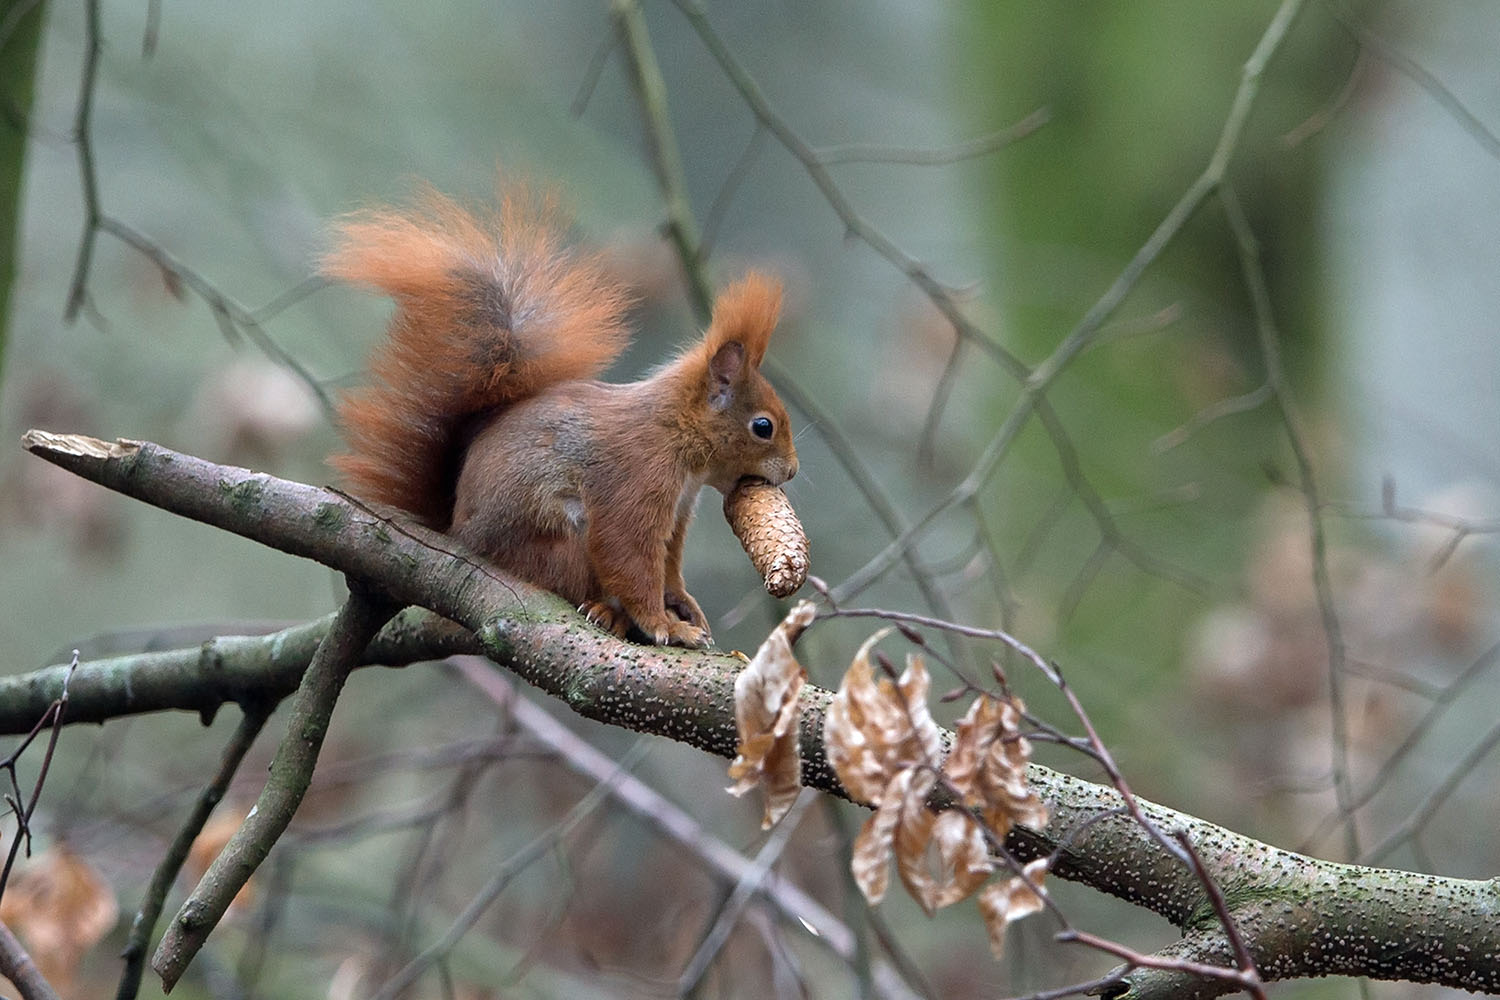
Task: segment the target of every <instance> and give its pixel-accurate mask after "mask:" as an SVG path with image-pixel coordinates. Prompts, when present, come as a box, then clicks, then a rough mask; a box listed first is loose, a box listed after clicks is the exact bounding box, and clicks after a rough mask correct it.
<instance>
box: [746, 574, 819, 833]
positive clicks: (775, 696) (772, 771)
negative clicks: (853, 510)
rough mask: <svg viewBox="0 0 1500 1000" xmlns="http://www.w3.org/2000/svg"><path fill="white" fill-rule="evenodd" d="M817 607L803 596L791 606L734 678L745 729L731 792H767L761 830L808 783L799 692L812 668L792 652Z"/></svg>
mask: <svg viewBox="0 0 1500 1000" xmlns="http://www.w3.org/2000/svg"><path fill="white" fill-rule="evenodd" d="M815 613H816V609H815V608H814V607H813V604H812V602H810V601H802V602H800V603H799V604H798V605H797V606H796V607H795V608H793V609H792V610H791V613H790V614H788V615H787V616H786V618H785V620H783V621H782V622H781V624H779V625H777V626H776V628H775V629H773V630H772V631H771V634H770V635H769V636H767V637H766V641H765V642H763V643H761V644H760V649H758V650H756V651H755V657H754V658H753V659H752V660H751V661H750V662H749V663H747V664H745V667H744V669H743V670H741V671H740V673H739V676H738V677H736V678H735V681H734V724H735V729H736V730H737V731H738V733H739V745H738V747H737V748H736V750H737V754H738V755H737V756H736V757H735V758H734V761H733V763H731V764H730V765H729V777H731V778H733V779H734V780H735V782H736V784H735V785H734V786H733V787H731V788H730V789H729V792H730V794H731V795H744V794H745V793H746V792H748V791H750V790H751V789H752V788H761V789H763V790H764V792H765V798H766V808H765V813H764V815H763V817H762V819H761V829H768V828H770V827H771V826H772V825H773V824H774V823H776V821H777V820H779V819H781V817H782V816H785V815H786V812H787V810H788V809H790V808H791V807H792V803H793V802H795V801H796V800H797V793H798V792H799V791H800V790H801V787H802V750H801V746H800V743H799V740H798V736H799V733H798V729H799V728H800V727H799V723H800V721H801V716H802V712H801V703H800V702H799V701H798V696H799V695H800V694H801V693H802V685H803V684H804V683H805V682H806V681H807V671H806V670H803V669H802V665H801V664H800V663H798V662H797V658H796V657H795V656H793V655H792V643H793V642H795V641H796V639H797V636H799V635H801V634H802V632H803V630H804V629H806V628H807V626H809V625H811V624H812V620H813V616H814V614H815Z"/></svg>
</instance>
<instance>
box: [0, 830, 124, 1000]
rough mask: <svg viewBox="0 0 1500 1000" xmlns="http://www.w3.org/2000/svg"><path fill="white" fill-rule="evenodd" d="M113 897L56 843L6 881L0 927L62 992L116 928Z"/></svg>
mask: <svg viewBox="0 0 1500 1000" xmlns="http://www.w3.org/2000/svg"><path fill="white" fill-rule="evenodd" d="M118 916H119V907H118V905H117V904H116V903H115V894H114V891H113V890H112V889H110V887H109V886H108V885H107V884H105V882H104V880H103V879H102V878H100V877H99V874H98V873H97V872H95V871H94V869H93V867H92V866H91V865H90V864H89V863H88V861H86V860H85V859H84V858H83V857H82V856H81V855H79V854H75V853H74V852H73V851H72V850H70V849H69V848H68V846H67V845H66V844H63V843H57V844H54V845H53V846H52V847H50V848H48V849H47V850H46V851H44V852H43V853H41V854H39V855H37V856H36V857H35V858H33V859H32V861H31V863H30V864H28V865H26V866H25V867H24V868H19V869H17V870H16V871H15V872H14V873H12V875H11V880H10V884H9V885H8V886H7V887H6V890H5V897H4V898H3V899H0V922H4V923H5V924H6V925H7V926H9V927H10V928H11V929H12V930H14V931H15V932H16V934H17V935H18V936H20V938H21V940H22V941H24V942H25V944H26V948H27V950H28V951H29V952H30V953H31V957H32V958H33V959H34V960H35V961H36V964H37V968H38V969H40V970H41V973H42V975H43V976H44V977H45V978H46V979H47V980H48V981H49V982H50V983H52V985H54V986H56V987H57V988H58V989H59V990H64V991H65V990H67V989H68V988H69V987H70V986H71V985H72V983H73V980H74V977H75V976H76V975H77V973H78V966H79V964H80V963H81V962H82V961H83V956H84V954H85V953H87V952H88V950H89V949H90V948H92V947H93V946H94V945H95V944H96V943H97V942H98V941H99V939H100V938H102V937H104V935H105V934H108V933H109V932H110V930H111V929H112V928H113V927H114V926H115V920H116V918H117V917H118Z"/></svg>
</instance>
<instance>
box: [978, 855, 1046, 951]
mask: <svg viewBox="0 0 1500 1000" xmlns="http://www.w3.org/2000/svg"><path fill="white" fill-rule="evenodd" d="M1021 870H1022V871H1023V872H1024V873H1025V878H1021V877H1012V878H1008V879H1006V880H1004V881H1003V882H996V883H995V884H994V885H992V886H990V887H989V888H987V889H985V890H984V891H983V892H981V893H980V894H979V913H980V915H981V916H982V917H983V918H984V928H985V930H986V931H988V932H989V938H990V952H991V953H992V954H994V956H995V957H996V958H1000V957H1001V956H1002V953H1003V950H1004V946H1005V928H1006V926H1007V925H1008V924H1010V923H1011V922H1012V921H1015V920H1020V919H1021V918H1022V917H1025V916H1029V915H1030V914H1033V913H1035V912H1037V911H1038V910H1040V909H1041V908H1042V906H1043V905H1044V902H1043V899H1042V893H1041V892H1039V891H1038V890H1039V889H1042V879H1043V877H1044V876H1045V875H1046V874H1047V859H1046V858H1037V859H1036V860H1035V861H1028V862H1027V863H1026V866H1025V867H1024V868H1022V869H1021ZM1033 886H1035V888H1033ZM1043 891H1045V890H1043Z"/></svg>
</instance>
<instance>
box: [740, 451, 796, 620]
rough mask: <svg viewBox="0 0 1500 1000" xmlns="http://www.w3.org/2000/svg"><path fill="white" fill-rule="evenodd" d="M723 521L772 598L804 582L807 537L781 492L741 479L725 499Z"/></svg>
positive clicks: (761, 480)
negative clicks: (725, 521)
mask: <svg viewBox="0 0 1500 1000" xmlns="http://www.w3.org/2000/svg"><path fill="white" fill-rule="evenodd" d="M724 518H725V519H726V520H727V521H728V522H729V526H730V527H731V528H733V529H734V534H735V537H736V538H738V539H739V540H740V544H741V545H743V546H744V547H745V552H746V553H747V554H749V556H750V562H751V564H752V565H754V566H755V568H756V570H757V571H758V572H759V573H760V575H761V576H762V577H763V578H764V579H765V581H766V590H768V591H770V592H771V595H772V596H773V597H787V596H788V595H790V594H792V593H794V592H795V591H796V590H797V588H798V587H800V586H802V584H803V582H804V581H805V580H806V579H807V567H808V557H807V534H806V533H805V532H804V531H803V530H802V522H801V521H798V520H797V513H796V511H794V510H792V505H791V502H790V501H789V500H787V498H786V494H785V493H783V492H781V489H780V488H779V487H776V486H772V485H771V484H770V483H768V482H766V481H765V480H763V479H742V480H740V482H739V484H738V485H736V486H735V488H734V490H733V491H732V492H730V494H729V495H728V496H726V497H725V498H724Z"/></svg>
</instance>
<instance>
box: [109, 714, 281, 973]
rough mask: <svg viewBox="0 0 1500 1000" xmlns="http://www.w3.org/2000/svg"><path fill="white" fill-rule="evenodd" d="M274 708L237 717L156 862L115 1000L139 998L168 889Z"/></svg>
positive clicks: (132, 931)
mask: <svg viewBox="0 0 1500 1000" xmlns="http://www.w3.org/2000/svg"><path fill="white" fill-rule="evenodd" d="M274 704H275V703H274V701H272V702H266V703H264V704H259V705H255V706H253V707H251V708H248V709H246V710H245V712H244V714H242V715H241V716H240V722H239V726H238V727H236V729H235V731H234V735H233V736H232V737H230V740H229V743H228V744H226V745H225V747H224V754H223V756H222V758H221V759H220V761H219V770H218V771H217V772H216V773H215V774H214V777H213V780H212V781H210V782H209V783H208V785H207V786H206V787H205V788H204V789H203V792H202V793H201V794H200V795H199V796H198V799H197V801H195V802H194V803H193V809H192V811H191V812H190V813H189V814H188V817H187V818H186V819H185V820H183V822H182V826H181V827H180V828H179V829H178V831H177V836H176V837H174V838H173V839H172V843H171V845H170V846H169V847H168V848H167V853H166V854H165V855H163V856H162V859H161V861H160V862H158V863H157V866H156V871H154V872H153V873H152V874H151V882H150V884H148V885H147V886H146V892H145V895H144V896H143V897H142V898H141V905H140V909H138V910H137V911H136V914H135V919H134V920H133V921H132V922H131V924H130V937H129V939H128V940H127V941H126V943H125V949H124V951H122V952H121V953H120V957H121V958H123V959H124V960H125V971H124V972H123V973H122V974H121V975H120V986H119V989H118V990H117V991H116V992H115V1000H135V996H136V994H137V993H139V991H140V987H141V975H142V974H143V973H144V972H145V971H146V949H147V947H149V946H150V944H151V934H152V931H153V930H154V929H155V928H156V920H157V918H158V917H160V916H161V911H162V907H163V906H164V905H165V904H166V901H167V893H168V892H170V891H171V889H172V884H173V883H174V882H176V881H177V875H178V873H179V872H180V871H181V870H182V865H183V863H184V862H185V861H187V858H188V853H189V852H190V851H191V850H192V846H193V841H194V840H196V839H197V837H198V834H199V833H201V832H202V831H203V824H204V823H206V822H208V817H209V816H210V814H212V813H213V811H214V808H215V807H216V806H217V805H218V804H219V802H220V801H221V800H222V799H223V798H224V793H225V792H226V791H227V790H228V788H229V783H230V782H231V781H232V780H234V775H235V772H237V771H238V770H239V767H240V763H241V761H243V760H244V759H245V754H246V753H247V752H248V751H249V749H250V747H251V745H252V744H254V742H255V737H256V736H258V735H260V731H261V729H262V728H263V727H264V726H265V724H266V718H267V717H268V716H269V715H270V711H271V708H272V707H274Z"/></svg>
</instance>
